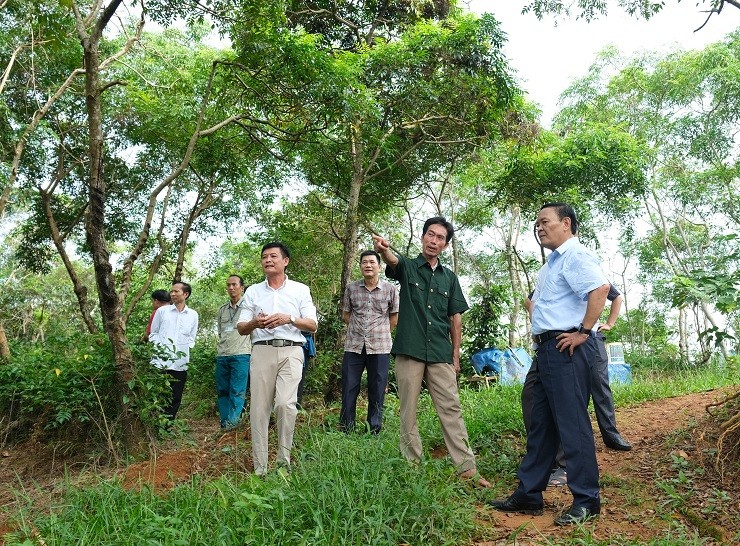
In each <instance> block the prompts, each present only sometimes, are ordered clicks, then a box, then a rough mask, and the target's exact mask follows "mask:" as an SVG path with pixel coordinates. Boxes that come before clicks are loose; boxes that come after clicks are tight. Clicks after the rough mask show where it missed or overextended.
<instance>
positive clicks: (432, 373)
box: [396, 355, 476, 473]
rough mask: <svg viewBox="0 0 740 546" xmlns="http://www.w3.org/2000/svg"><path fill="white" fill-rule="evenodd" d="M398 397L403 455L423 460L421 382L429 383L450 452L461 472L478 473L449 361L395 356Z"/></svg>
mask: <svg viewBox="0 0 740 546" xmlns="http://www.w3.org/2000/svg"><path fill="white" fill-rule="evenodd" d="M396 379H397V381H398V398H399V399H400V402H401V454H402V455H403V456H404V457H406V459H408V460H409V461H413V462H418V461H420V460H421V455H422V448H421V438H420V436H419V423H418V420H417V418H416V413H417V409H418V406H419V395H420V394H421V382H422V379H423V380H424V381H426V384H427V389H428V390H429V395H430V396H431V397H432V402H433V403H434V408H435V410H436V411H437V417H439V422H440V424H441V426H442V435H443V436H444V440H445V445H446V446H447V451H448V452H449V454H450V458H451V459H452V463H453V464H454V465H455V469H456V470H457V472H458V473H463V472H467V471H468V470H475V468H476V467H475V455H474V454H473V450H472V449H471V448H470V442H469V441H468V431H467V429H466V428H465V421H463V417H462V408H461V407H460V397H459V396H458V391H457V374H456V373H455V369H454V368H453V367H452V365H450V364H448V363H446V362H435V363H425V362H421V361H419V360H414V359H413V358H409V357H408V356H404V355H398V356H396Z"/></svg>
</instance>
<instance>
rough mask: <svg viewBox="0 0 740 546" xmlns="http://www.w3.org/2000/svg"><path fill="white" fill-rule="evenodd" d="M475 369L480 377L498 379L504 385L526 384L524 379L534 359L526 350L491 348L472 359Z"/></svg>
mask: <svg viewBox="0 0 740 546" xmlns="http://www.w3.org/2000/svg"><path fill="white" fill-rule="evenodd" d="M470 360H471V362H472V364H473V369H474V370H475V373H477V374H478V375H483V376H488V377H497V378H498V382H499V383H501V384H502V385H514V384H516V383H519V384H522V383H524V378H525V376H526V375H527V372H528V371H529V367H530V366H531V364H532V357H531V356H529V353H528V352H527V350H526V349H523V348H522V347H517V348H515V349H511V348H509V349H497V348H495V347H491V348H489V349H483V350H482V351H478V352H477V353H475V354H474V355H473V356H471V357H470Z"/></svg>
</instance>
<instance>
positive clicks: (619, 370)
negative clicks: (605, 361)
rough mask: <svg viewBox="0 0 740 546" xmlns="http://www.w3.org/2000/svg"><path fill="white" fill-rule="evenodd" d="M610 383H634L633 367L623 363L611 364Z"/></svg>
mask: <svg viewBox="0 0 740 546" xmlns="http://www.w3.org/2000/svg"><path fill="white" fill-rule="evenodd" d="M608 368H609V383H612V384H613V383H624V384H626V385H629V384H631V383H632V366H630V365H629V364H627V363H625V362H622V363H621V364H619V363H615V364H609V366H608Z"/></svg>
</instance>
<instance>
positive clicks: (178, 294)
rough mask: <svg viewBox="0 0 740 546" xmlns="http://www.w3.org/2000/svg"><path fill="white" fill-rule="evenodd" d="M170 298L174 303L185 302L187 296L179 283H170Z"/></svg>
mask: <svg viewBox="0 0 740 546" xmlns="http://www.w3.org/2000/svg"><path fill="white" fill-rule="evenodd" d="M170 298H171V299H172V303H173V304H175V305H179V304H181V303H185V300H186V299H187V297H186V294H185V292H184V291H183V289H182V285H181V284H180V283H175V284H173V285H172V288H171V289H170Z"/></svg>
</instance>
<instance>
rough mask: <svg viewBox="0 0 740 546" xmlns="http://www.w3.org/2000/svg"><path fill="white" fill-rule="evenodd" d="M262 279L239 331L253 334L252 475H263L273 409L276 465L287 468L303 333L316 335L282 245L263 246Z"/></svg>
mask: <svg viewBox="0 0 740 546" xmlns="http://www.w3.org/2000/svg"><path fill="white" fill-rule="evenodd" d="M261 262H262V271H263V272H264V273H265V280H264V281H263V282H260V283H258V284H253V285H251V286H250V287H249V288H247V291H246V293H245V294H244V303H243V306H242V307H243V308H242V311H241V314H240V316H239V321H238V322H237V325H236V327H237V330H238V331H239V333H240V334H241V335H243V336H246V335H250V334H251V336H252V359H251V363H250V374H251V384H250V390H251V393H252V394H251V400H250V408H249V422H250V427H251V431H252V459H253V463H254V472H255V474H257V475H259V476H264V475H265V474H266V473H267V459H268V448H267V433H268V429H269V425H270V413H271V412H272V410H273V407H274V409H275V418H276V421H277V431H278V449H277V464H278V465H279V466H283V467H285V468H288V469H289V468H290V450H291V448H292V447H293V431H294V430H295V420H296V415H297V413H298V410H297V408H296V402H297V400H298V384H299V383H300V381H301V375H302V372H303V348H302V347H303V344H304V343H305V342H306V340H305V338H304V337H303V334H302V333H301V331H304V332H316V328H317V326H318V323H317V318H316V306H315V305H314V304H313V300H312V299H311V291H310V290H309V288H308V286H306V285H305V284H302V283H299V282H296V281H293V280H291V279H289V278H288V276H287V275H286V273H285V269H286V268H287V267H288V263H290V251H289V250H288V248H287V247H286V246H285V245H284V244H283V243H280V242H272V243H267V244H266V245H265V246H263V247H262V260H261Z"/></svg>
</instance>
